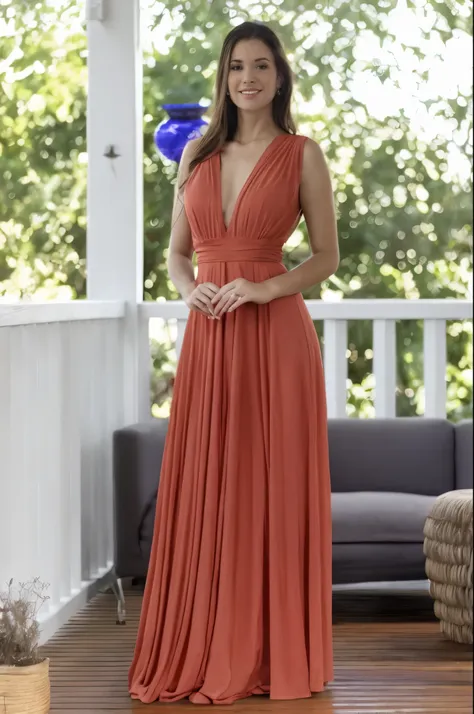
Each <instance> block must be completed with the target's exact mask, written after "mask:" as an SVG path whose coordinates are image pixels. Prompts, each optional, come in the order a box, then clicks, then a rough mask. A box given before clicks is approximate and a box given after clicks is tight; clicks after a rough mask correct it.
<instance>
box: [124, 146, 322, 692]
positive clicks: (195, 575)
mask: <svg viewBox="0 0 474 714" xmlns="http://www.w3.org/2000/svg"><path fill="white" fill-rule="evenodd" d="M304 142H305V137H302V136H293V135H280V136H278V137H276V138H275V139H274V140H273V141H272V143H271V144H270V146H269V147H268V148H267V149H266V151H265V152H264V154H263V155H262V156H261V158H260V159H259V161H258V162H257V164H256V166H255V168H254V170H253V171H252V173H251V175H250V176H249V178H248V179H247V181H246V183H245V184H244V186H243V188H242V191H241V193H240V195H239V197H238V200H237V203H236V205H235V210H234V213H233V216H232V218H231V221H230V224H229V226H228V227H226V226H225V223H224V218H223V213H222V200H221V177H220V155H219V153H216V154H214V155H213V156H211V157H210V158H209V159H207V160H206V161H205V162H203V163H202V164H200V165H199V166H198V167H197V169H196V170H195V171H194V173H193V174H192V176H191V178H190V180H189V182H188V184H187V187H186V190H185V209H186V213H187V217H188V220H189V223H190V226H191V230H192V235H193V242H194V248H195V251H196V253H197V255H198V281H202V282H206V281H211V282H213V283H215V284H217V285H218V286H219V287H220V286H222V285H224V284H225V283H227V282H229V281H231V280H233V279H235V278H238V277H244V278H246V279H248V280H251V281H254V282H258V281H263V280H266V279H267V278H270V277H272V276H275V275H280V274H281V273H284V272H285V268H284V266H283V265H282V264H281V249H282V246H283V244H284V243H285V241H286V240H287V239H288V237H289V236H290V235H291V233H292V232H293V230H294V228H295V226H296V225H297V223H298V221H299V219H300V217H301V209H300V203H299V183H300V174H301V167H302V155H303V147H304ZM331 576H332V572H331V504H330V478H329V459H328V443H327V424H326V404H325V390H324V379H323V369H322V363H321V355H320V349H319V343H318V339H317V336H316V332H315V330H314V326H313V323H312V321H311V318H310V316H309V313H308V311H307V309H306V306H305V304H304V301H303V298H302V296H301V295H299V294H298V295H292V296H289V297H283V298H280V299H277V300H273V301H272V302H270V303H268V304H266V305H256V304H254V303H246V304H244V305H242V306H241V307H239V308H237V309H236V310H235V311H234V312H232V313H229V314H227V315H224V316H223V317H222V318H221V320H219V321H218V320H209V319H208V318H207V317H206V316H204V315H202V314H200V313H197V312H191V314H190V316H189V320H188V325H187V329H186V333H185V337H184V341H183V345H182V352H181V356H180V360H179V366H178V370H177V375H176V383H175V390H174V398H173V404H172V409H171V416H170V424H169V431H168V437H167V442H166V447H165V453H164V458H163V464H162V470H161V478H160V485H159V494H158V502H157V510H156V521H155V532H154V540H153V547H152V553H151V560H150V567H149V571H148V578H147V583H146V588H145V594H144V601H143V607H142V613H141V620H140V627H139V633H138V640H137V644H136V649H135V655H134V660H133V663H132V666H131V669H130V674H129V689H130V694H131V696H132V697H133V698H135V699H140V700H141V701H142V702H146V703H149V702H154V701H157V700H158V701H160V702H173V701H176V700H178V699H181V698H184V697H189V698H190V700H191V701H192V702H193V703H196V704H203V703H214V704H231V703H233V702H234V701H236V700H237V699H241V698H243V697H247V696H249V695H251V694H262V693H269V694H270V697H271V699H297V698H302V697H310V696H311V693H312V692H320V691H322V690H323V688H324V683H326V682H328V681H330V680H331V679H332V678H333V657H332V612H331V599H332V577H331Z"/></svg>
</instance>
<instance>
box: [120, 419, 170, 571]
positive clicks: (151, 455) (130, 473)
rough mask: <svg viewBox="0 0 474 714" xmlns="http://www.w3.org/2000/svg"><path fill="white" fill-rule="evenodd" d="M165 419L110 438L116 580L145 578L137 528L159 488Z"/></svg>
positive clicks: (156, 420) (155, 420) (166, 421)
mask: <svg viewBox="0 0 474 714" xmlns="http://www.w3.org/2000/svg"><path fill="white" fill-rule="evenodd" d="M167 428H168V420H167V419H154V420H152V421H150V422H146V423H143V424H134V425H132V426H128V427H124V428H123V429H118V430H117V431H115V432H114V435H113V479H114V546H115V547H114V551H115V553H114V555H115V558H114V560H115V570H116V573H117V577H119V578H124V577H144V576H145V575H146V573H147V570H148V562H147V559H146V557H144V554H143V553H142V551H141V548H140V527H141V524H142V520H143V516H144V514H145V513H146V509H147V507H149V505H150V502H151V501H152V499H153V497H154V495H155V493H156V491H157V489H158V484H159V479H160V470H161V462H162V458H163V450H164V445H165V438H166V432H167Z"/></svg>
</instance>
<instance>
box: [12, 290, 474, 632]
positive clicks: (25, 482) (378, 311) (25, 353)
mask: <svg viewBox="0 0 474 714" xmlns="http://www.w3.org/2000/svg"><path fill="white" fill-rule="evenodd" d="M306 305H307V308H308V310H309V313H310V315H311V317H312V319H313V320H318V321H321V320H322V321H323V323H324V366H325V377H326V386H327V397H328V411H329V415H330V416H331V417H344V416H345V415H346V400H347V375H348V357H347V354H348V344H347V343H348V337H347V336H348V324H349V321H351V320H369V321H372V323H373V352H374V375H375V382H376V402H375V411H376V417H389V416H394V415H395V396H396V394H395V388H396V377H397V375H396V354H397V345H396V331H395V327H396V322H397V321H398V320H422V321H424V372H425V380H424V381H425V414H426V415H427V416H437V417H443V416H445V414H446V346H447V344H446V321H447V320H466V319H472V304H471V303H469V302H467V301H461V300H458V301H456V300H418V301H408V300H346V301H343V302H340V303H328V302H322V301H307V303H306ZM131 311H132V312H133V313H134V314H135V315H136V318H137V319H134V320H130V319H128V317H127V316H128V315H129V314H130V306H129V305H128V303H127V304H126V303H123V302H120V301H118V302H102V301H93V300H90V301H89V300H87V301H76V302H71V303H62V304H61V303H48V304H34V303H31V304H28V303H16V304H12V305H5V304H0V586H4V585H5V583H6V581H7V580H9V579H10V578H14V579H15V580H17V581H18V580H27V579H30V578H32V577H35V576H38V577H40V578H41V579H42V580H44V581H46V582H48V583H49V584H50V589H49V595H50V598H51V599H50V600H49V601H48V603H47V605H46V606H45V608H44V610H43V612H42V615H41V618H42V623H43V628H44V632H43V639H47V637H48V636H50V635H51V634H52V633H53V632H54V631H55V630H56V629H57V627H58V626H60V625H61V624H62V623H63V622H65V621H66V620H67V619H68V617H69V616H70V615H72V614H73V613H74V612H75V611H77V609H78V608H79V607H80V606H82V604H84V603H85V601H86V600H87V597H88V593H89V592H90V589H91V587H94V586H96V585H97V582H98V581H100V579H101V578H102V577H104V576H105V575H107V574H108V572H109V571H110V568H111V567H112V564H113V510H112V508H113V488H112V434H113V431H114V430H115V429H116V428H119V427H121V426H123V425H124V424H126V423H128V422H129V421H130V419H131V418H133V416H131V415H134V414H136V412H137V409H136V408H135V407H133V409H132V408H131V406H130V405H132V406H133V405H134V404H135V405H136V404H138V405H139V409H138V412H139V414H140V415H141V417H140V418H149V417H150V396H149V395H150V377H151V356H150V340H149V321H150V319H152V318H161V319H162V320H164V321H174V323H175V328H176V329H174V330H173V332H174V334H175V339H176V343H175V347H176V351H177V353H178V355H179V352H180V350H181V346H182V341H183V336H184V332H185V328H186V321H187V317H188V309H187V307H186V305H185V304H184V303H183V302H178V301H176V302H175V301H173V302H156V303H138V304H133V305H132V306H131ZM136 355H138V360H137V359H136ZM134 365H138V367H135V366H134ZM137 370H138V374H137Z"/></svg>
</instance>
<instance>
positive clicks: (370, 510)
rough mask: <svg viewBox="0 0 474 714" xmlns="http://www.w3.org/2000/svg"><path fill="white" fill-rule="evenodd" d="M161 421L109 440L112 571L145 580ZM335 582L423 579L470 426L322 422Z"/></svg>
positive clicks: (465, 461) (468, 453) (467, 470)
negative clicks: (438, 507)
mask: <svg viewBox="0 0 474 714" xmlns="http://www.w3.org/2000/svg"><path fill="white" fill-rule="evenodd" d="M167 426H168V423H167V421H166V420H161V419H158V420H150V422H147V423H142V424H136V425H133V426H129V427H126V428H123V429H119V430H118V431H116V432H115V434H114V487H115V568H116V575H117V577H118V578H124V577H135V578H142V577H145V576H146V573H147V568H148V561H149V557H150V548H151V541H152V535H153V524H154V517H155V507H156V494H157V487H158V482H159V475H160V466H161V459H162V455H163V447H164V441H165V436H166V430H167ZM329 450H330V460H331V485H332V516H333V582H334V583H335V584H342V583H346V584H348V583H358V582H359V583H360V582H375V581H394V580H418V579H423V578H425V569H424V567H425V558H424V555H423V524H424V521H425V518H426V517H427V515H428V513H429V511H430V508H431V505H432V504H433V502H434V500H435V499H436V497H437V496H438V495H440V494H441V493H444V492H446V491H452V490H454V489H457V488H472V462H473V435H472V422H470V421H465V422H461V423H459V424H456V425H454V424H452V423H450V422H448V421H446V420H443V419H428V418H417V417H413V418H396V419H370V420H362V419H333V420H329Z"/></svg>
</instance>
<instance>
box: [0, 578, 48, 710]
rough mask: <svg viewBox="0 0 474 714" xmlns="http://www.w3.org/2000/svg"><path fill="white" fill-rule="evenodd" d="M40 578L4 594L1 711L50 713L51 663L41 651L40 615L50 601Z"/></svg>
mask: <svg viewBox="0 0 474 714" xmlns="http://www.w3.org/2000/svg"><path fill="white" fill-rule="evenodd" d="M46 588H47V586H46V585H45V584H44V583H42V582H41V581H40V580H39V579H38V578H35V579H34V580H31V581H29V582H27V583H19V585H18V587H15V585H14V582H13V580H10V582H9V583H8V587H7V590H6V591H5V592H0V711H1V712H2V713H3V711H5V712H6V713H7V714H47V713H48V712H49V707H50V681H49V660H48V659H47V658H45V657H42V656H41V654H40V652H39V635H40V627H39V623H38V619H37V616H38V612H39V610H40V608H41V606H42V605H43V603H44V602H45V601H46V600H47V599H48V598H47V596H46V595H45V591H46Z"/></svg>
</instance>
